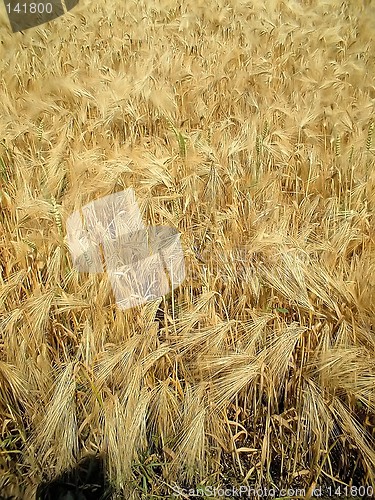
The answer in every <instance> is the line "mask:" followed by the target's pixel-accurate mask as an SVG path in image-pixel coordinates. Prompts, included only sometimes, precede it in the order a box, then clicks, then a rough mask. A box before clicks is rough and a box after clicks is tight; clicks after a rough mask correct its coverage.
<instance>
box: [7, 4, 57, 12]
mask: <svg viewBox="0 0 375 500" xmlns="http://www.w3.org/2000/svg"><path fill="white" fill-rule="evenodd" d="M6 8H7V11H8V13H9V14H12V13H14V12H16V13H17V14H37V13H38V14H44V13H46V14H52V4H51V3H16V5H14V6H12V5H11V4H10V3H7V4H6Z"/></svg>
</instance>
